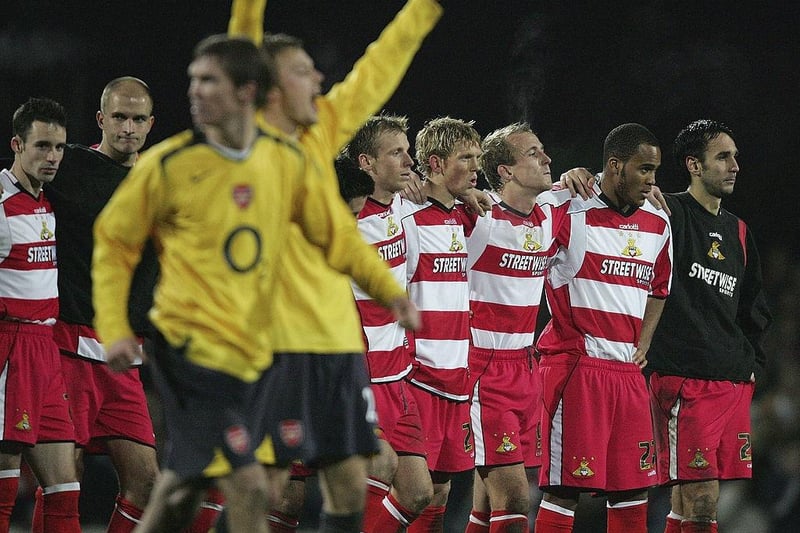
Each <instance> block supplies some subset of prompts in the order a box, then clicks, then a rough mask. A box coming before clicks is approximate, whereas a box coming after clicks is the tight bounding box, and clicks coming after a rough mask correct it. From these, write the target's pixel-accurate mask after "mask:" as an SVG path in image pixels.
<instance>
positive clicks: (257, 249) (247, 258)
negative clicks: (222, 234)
mask: <svg viewBox="0 0 800 533" xmlns="http://www.w3.org/2000/svg"><path fill="white" fill-rule="evenodd" d="M261 250H262V246H261V235H260V234H259V233H258V230H257V229H256V228H253V227H251V226H240V227H238V228H235V229H234V230H233V231H232V232H231V234H230V235H228V238H227V239H226V240H225V244H224V254H225V261H226V262H227V263H228V265H230V267H231V268H232V269H233V270H235V271H236V272H239V273H240V274H241V273H245V272H249V271H250V270H252V269H253V268H255V266H256V265H258V263H259V262H260V260H261Z"/></svg>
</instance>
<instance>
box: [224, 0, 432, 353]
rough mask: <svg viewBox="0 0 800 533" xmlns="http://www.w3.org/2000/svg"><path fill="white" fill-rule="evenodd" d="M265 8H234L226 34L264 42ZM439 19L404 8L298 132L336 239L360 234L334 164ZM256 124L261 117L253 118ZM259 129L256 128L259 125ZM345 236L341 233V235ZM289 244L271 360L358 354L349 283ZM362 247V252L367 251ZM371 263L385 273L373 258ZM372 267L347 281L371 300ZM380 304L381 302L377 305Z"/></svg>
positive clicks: (426, 9)
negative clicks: (331, 214) (333, 217)
mask: <svg viewBox="0 0 800 533" xmlns="http://www.w3.org/2000/svg"><path fill="white" fill-rule="evenodd" d="M265 6H266V0H255V1H249V0H234V2H233V7H232V12H231V20H230V23H229V26H228V33H229V34H231V35H245V36H247V37H249V38H250V39H253V40H254V41H255V42H256V43H261V41H262V39H263V24H262V20H263V10H264V7H265ZM441 14H442V9H441V6H440V5H439V4H438V2H435V1H433V0H410V1H409V2H408V4H406V6H405V7H404V8H403V9H402V10H401V11H400V12H399V13H398V14H397V16H396V17H395V19H394V20H393V21H392V22H391V23H390V24H389V25H388V26H387V27H386V28H385V29H384V31H383V32H382V33H381V35H380V37H379V38H378V39H377V40H376V41H375V42H373V43H372V44H371V45H370V46H369V47H368V48H367V51H366V53H365V54H364V56H363V57H361V59H359V60H358V61H357V62H356V64H355V66H354V67H353V70H352V71H351V72H350V74H348V76H347V77H346V78H345V79H344V80H343V81H342V82H341V83H338V84H336V85H334V86H333V87H332V88H331V90H330V91H329V92H328V93H327V94H326V95H323V96H321V97H319V98H318V100H317V109H318V113H319V121H318V123H317V124H315V125H314V126H312V127H310V128H309V129H307V130H306V131H304V132H303V133H302V134H301V136H300V143H301V145H302V147H303V150H304V152H305V154H306V156H307V157H308V161H309V165H308V170H309V172H310V173H312V174H313V173H316V174H317V175H318V177H319V179H320V180H321V181H322V182H323V183H324V186H323V188H324V190H325V193H326V198H327V199H328V201H329V202H330V204H331V210H332V211H335V212H336V213H337V222H338V223H341V227H342V231H352V232H354V233H355V234H358V236H359V239H360V240H362V242H363V239H361V236H360V233H359V232H358V228H357V226H356V223H355V220H354V219H353V216H352V214H351V213H350V211H349V209H348V208H347V206H346V205H345V204H344V202H343V201H342V199H341V197H340V196H339V188H338V180H337V178H336V171H335V169H334V167H333V160H334V158H335V157H336V155H337V154H338V153H339V151H340V150H341V148H342V147H343V146H344V145H345V144H346V143H347V142H349V140H350V138H351V137H352V135H353V134H354V133H355V131H356V130H357V129H358V128H359V127H361V125H362V124H363V123H364V122H365V121H366V120H367V119H368V118H369V117H370V116H371V115H372V114H374V113H375V112H377V111H378V110H379V109H380V108H381V106H382V105H383V104H384V103H385V102H386V100H388V99H389V98H390V97H391V95H392V93H393V92H394V91H395V89H396V88H397V86H398V85H399V83H400V81H401V80H402V78H403V75H404V74H405V72H406V70H407V69H408V66H409V65H410V63H411V60H412V59H413V57H414V55H415V53H416V52H417V50H418V49H419V47H420V45H421V44H422V41H423V39H424V38H425V36H426V35H427V34H428V33H429V32H430V31H431V30H432V29H433V27H434V26H435V25H436V22H437V21H438V20H439V18H440V17H441ZM260 119H263V117H260ZM260 123H261V124H262V125H263V124H264V122H263V120H261V121H260ZM345 228H346V230H345ZM290 233H291V235H292V238H291V239H290V242H289V243H288V245H287V247H286V249H285V250H284V253H283V255H282V259H283V266H282V267H281V269H280V275H279V277H278V279H277V285H276V306H277V307H278V309H279V310H278V309H276V320H275V322H274V326H275V327H274V328H273V331H272V336H273V339H274V347H275V351H276V352H299V353H306V352H308V353H348V352H349V353H352V352H361V351H363V350H364V344H363V335H362V332H361V322H360V318H359V315H358V310H357V309H356V306H355V301H354V299H353V293H352V289H351V288H350V283H349V279H348V278H347V277H346V276H343V275H341V274H339V273H338V272H335V271H334V270H331V268H330V267H329V266H328V263H327V261H326V259H325V255H324V254H323V253H322V252H321V251H320V250H319V249H318V248H317V247H316V246H314V245H312V244H310V243H309V242H307V241H306V240H304V239H303V238H302V237H300V230H299V228H297V227H294V228H293V229H292V230H290ZM364 244H365V245H366V243H364ZM366 246H368V245H366ZM370 250H371V252H372V254H373V257H374V259H377V261H378V262H379V263H381V265H382V269H381V270H382V275H383V273H389V271H388V269H386V267H385V265H384V263H383V261H382V260H381V259H380V257H379V256H378V254H377V253H376V252H375V251H374V249H372V248H371V247H370ZM372 264H373V263H372V261H370V262H368V263H364V264H363V265H362V270H363V272H361V273H358V277H357V276H356V275H352V277H353V279H354V280H355V281H356V282H357V283H358V284H359V286H361V287H362V288H363V289H364V290H365V291H366V292H367V293H369V294H371V295H373V296H379V293H373V292H372V291H373V290H375V289H374V286H375V284H374V282H371V281H370V279H371V277H372V276H373V275H374V272H375V270H373V267H372V266H371V265H372ZM379 299H381V300H383V299H384V298H382V297H379Z"/></svg>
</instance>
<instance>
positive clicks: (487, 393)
mask: <svg viewBox="0 0 800 533" xmlns="http://www.w3.org/2000/svg"><path fill="white" fill-rule="evenodd" d="M469 367H470V374H471V376H472V377H473V379H474V380H475V384H474V386H473V388H472V402H471V407H470V418H471V421H472V430H473V432H474V435H475V466H502V465H508V464H515V463H525V466H526V467H528V468H531V467H537V466H540V465H541V464H542V443H541V439H540V438H539V431H540V425H539V422H540V420H541V413H542V383H541V378H540V376H539V366H538V364H537V362H536V359H535V358H534V357H533V351H532V350H529V349H522V350H484V349H481V348H475V347H471V348H470V352H469Z"/></svg>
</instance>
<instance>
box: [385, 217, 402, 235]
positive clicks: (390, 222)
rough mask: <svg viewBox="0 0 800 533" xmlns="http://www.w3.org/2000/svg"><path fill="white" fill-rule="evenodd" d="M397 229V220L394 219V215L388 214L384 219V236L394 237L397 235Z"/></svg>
mask: <svg viewBox="0 0 800 533" xmlns="http://www.w3.org/2000/svg"><path fill="white" fill-rule="evenodd" d="M399 229H400V227H399V226H398V225H397V222H395V221H394V217H393V216H391V215H389V217H388V218H387V219H386V236H387V237H394V236H395V235H397V232H398V230H399Z"/></svg>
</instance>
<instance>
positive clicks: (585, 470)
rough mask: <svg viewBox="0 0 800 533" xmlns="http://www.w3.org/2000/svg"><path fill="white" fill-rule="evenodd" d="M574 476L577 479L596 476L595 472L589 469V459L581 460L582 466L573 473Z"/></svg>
mask: <svg viewBox="0 0 800 533" xmlns="http://www.w3.org/2000/svg"><path fill="white" fill-rule="evenodd" d="M572 475H573V476H575V477H584V478H585V477H592V476H594V470H592V469H591V468H590V467H589V459H587V458H586V457H583V458H582V459H581V464H580V466H579V467H578V468H576V469H575V470H573V471H572Z"/></svg>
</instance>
